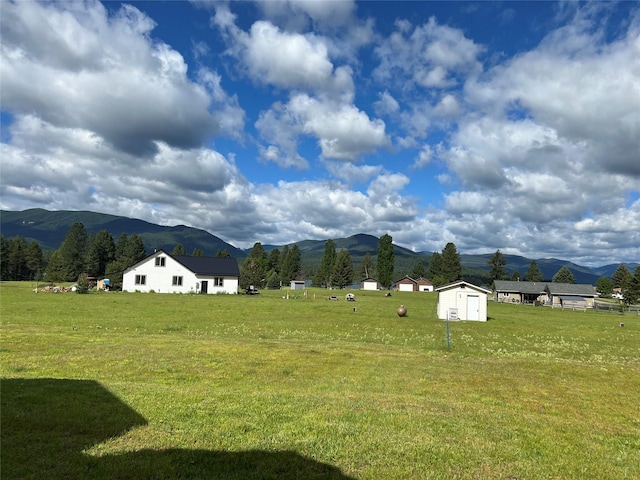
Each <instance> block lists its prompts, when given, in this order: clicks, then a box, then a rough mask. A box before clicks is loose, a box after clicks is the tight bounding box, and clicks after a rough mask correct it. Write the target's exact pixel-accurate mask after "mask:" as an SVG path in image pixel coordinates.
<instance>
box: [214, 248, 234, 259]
mask: <svg viewBox="0 0 640 480" xmlns="http://www.w3.org/2000/svg"><path fill="white" fill-rule="evenodd" d="M215 256H216V257H218V258H231V254H230V253H229V251H228V250H227V249H226V248H225V249H223V250H218V251H217V252H216V255H215Z"/></svg>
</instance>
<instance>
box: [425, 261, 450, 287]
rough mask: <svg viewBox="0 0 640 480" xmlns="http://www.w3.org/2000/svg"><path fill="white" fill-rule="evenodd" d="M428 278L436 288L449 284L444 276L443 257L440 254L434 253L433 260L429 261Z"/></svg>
mask: <svg viewBox="0 0 640 480" xmlns="http://www.w3.org/2000/svg"><path fill="white" fill-rule="evenodd" d="M427 278H428V279H429V281H430V282H431V283H433V285H435V286H436V287H438V286H440V285H444V284H445V283H447V282H446V281H445V280H444V278H443V276H442V255H440V253H438V252H433V255H431V260H429V266H428V267H427Z"/></svg>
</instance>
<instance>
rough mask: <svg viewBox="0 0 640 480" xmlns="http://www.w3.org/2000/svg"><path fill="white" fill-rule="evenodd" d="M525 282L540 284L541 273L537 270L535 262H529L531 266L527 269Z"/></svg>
mask: <svg viewBox="0 0 640 480" xmlns="http://www.w3.org/2000/svg"><path fill="white" fill-rule="evenodd" d="M524 278H525V280H526V281H527V282H541V281H542V278H543V277H542V272H541V271H540V269H539V268H538V263H537V262H536V261H535V260H531V264H530V265H529V268H528V269H527V273H526V274H525V276H524Z"/></svg>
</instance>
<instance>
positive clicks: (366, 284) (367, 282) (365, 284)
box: [360, 277, 380, 290]
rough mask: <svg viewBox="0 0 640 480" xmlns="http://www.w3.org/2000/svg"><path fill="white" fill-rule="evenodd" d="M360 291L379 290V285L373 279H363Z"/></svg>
mask: <svg viewBox="0 0 640 480" xmlns="http://www.w3.org/2000/svg"><path fill="white" fill-rule="evenodd" d="M360 288H361V289H362V290H380V283H379V282H378V281H377V280H376V279H375V278H371V277H368V278H365V279H364V280H362V283H361V284H360Z"/></svg>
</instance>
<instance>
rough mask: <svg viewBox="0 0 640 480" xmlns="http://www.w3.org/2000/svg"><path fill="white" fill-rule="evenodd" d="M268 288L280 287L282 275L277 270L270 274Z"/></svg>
mask: <svg viewBox="0 0 640 480" xmlns="http://www.w3.org/2000/svg"><path fill="white" fill-rule="evenodd" d="M267 288H271V289H274V290H276V289H278V288H280V276H279V275H278V273H277V272H276V271H275V270H272V271H271V275H269V279H268V280H267Z"/></svg>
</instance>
